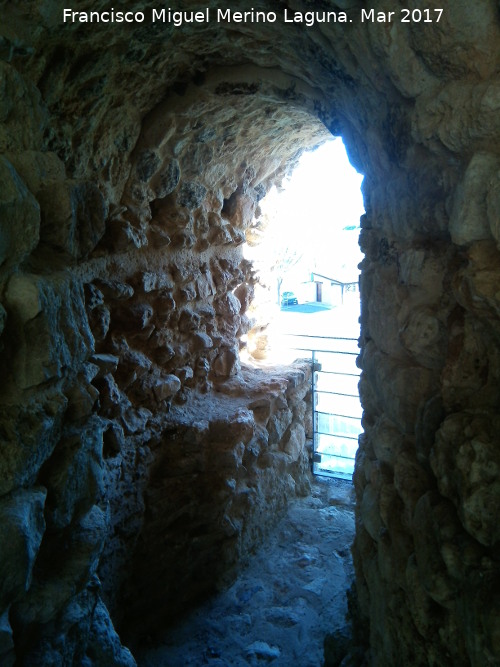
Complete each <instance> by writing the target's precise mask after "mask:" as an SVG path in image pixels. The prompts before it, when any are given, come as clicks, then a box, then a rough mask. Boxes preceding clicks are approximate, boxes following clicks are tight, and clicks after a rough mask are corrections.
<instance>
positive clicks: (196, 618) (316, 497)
mask: <svg viewBox="0 0 500 667" xmlns="http://www.w3.org/2000/svg"><path fill="white" fill-rule="evenodd" d="M353 538H354V515H353V489H352V485H351V484H350V482H343V481H341V480H332V479H328V478H319V477H317V478H315V481H314V482H313V487H312V494H311V496H309V497H308V498H305V499H301V500H298V501H296V502H294V503H293V504H291V505H290V507H289V511H288V513H287V515H286V516H285V517H284V518H283V519H282V520H281V521H280V522H279V524H278V525H277V526H276V528H275V530H274V531H273V532H272V534H271V536H270V538H269V540H268V542H267V543H266V544H264V545H263V546H262V547H261V548H260V550H259V551H258V552H257V553H256V554H255V556H253V557H252V560H251V562H250V563H249V565H248V567H247V568H245V570H244V571H243V572H242V573H241V575H240V576H239V578H238V580H237V581H236V582H235V583H234V584H233V586H232V587H231V588H230V589H229V590H227V591H225V592H224V593H222V594H220V595H218V596H217V597H215V598H213V599H211V600H209V601H208V602H207V603H205V605H204V606H202V607H201V608H199V609H197V610H196V611H195V612H193V613H192V614H191V616H189V617H188V618H187V619H185V620H184V621H183V622H182V623H181V624H179V625H178V626H177V627H175V628H172V629H170V630H169V631H168V632H167V633H166V634H165V636H164V637H163V640H162V642H161V643H160V644H159V645H156V646H150V647H144V648H143V649H142V650H141V651H136V653H135V657H136V659H137V662H138V664H139V666H140V667H160V666H161V667H200V666H201V665H209V667H230V666H231V667H239V666H241V667H245V666H246V665H264V664H270V665H272V666H273V667H292V666H293V667H320V666H321V665H323V660H324V657H323V641H324V638H325V636H326V634H327V633H331V632H334V631H337V630H341V629H342V628H343V626H344V625H345V614H346V611H347V602H346V597H345V593H346V590H347V589H348V588H349V586H350V584H351V581H352V577H353V570H352V561H351V554H350V545H351V543H352V540H353Z"/></svg>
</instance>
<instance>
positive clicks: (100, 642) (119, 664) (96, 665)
mask: <svg viewBox="0 0 500 667" xmlns="http://www.w3.org/2000/svg"><path fill="white" fill-rule="evenodd" d="M86 653H87V656H88V658H89V659H90V660H91V664H92V665H93V667H106V666H107V665H113V667H136V666H137V663H136V661H135V660H134V658H133V656H132V654H131V653H130V651H129V650H128V649H127V648H126V647H124V646H123V645H122V643H121V641H120V638H119V636H118V634H117V633H116V630H115V629H114V627H113V622H112V620H111V618H110V616H109V613H108V610H107V609H106V606H105V604H104V603H103V602H102V600H99V601H98V602H97V604H96V606H95V608H94V612H93V615H92V622H91V626H90V633H89V639H88V643H87V649H86Z"/></svg>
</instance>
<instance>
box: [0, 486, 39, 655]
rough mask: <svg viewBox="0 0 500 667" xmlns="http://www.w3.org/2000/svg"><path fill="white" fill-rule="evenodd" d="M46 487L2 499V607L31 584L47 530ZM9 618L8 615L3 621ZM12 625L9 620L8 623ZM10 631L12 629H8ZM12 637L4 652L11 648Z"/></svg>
mask: <svg viewBox="0 0 500 667" xmlns="http://www.w3.org/2000/svg"><path fill="white" fill-rule="evenodd" d="M45 497H46V490H45V489H43V488H38V489H33V490H31V491H26V490H20V491H17V492H14V493H12V494H11V495H10V496H6V497H4V498H2V500H1V501H0V518H1V520H0V533H1V540H0V545H1V546H0V572H1V582H2V583H1V588H0V607H1V608H2V609H5V607H6V606H7V605H9V604H11V603H12V602H13V601H15V600H16V599H18V598H19V597H20V596H21V595H22V594H23V593H25V592H26V591H27V590H28V589H29V587H30V586H31V579H32V573H33V567H34V564H35V560H36V557H37V555H38V550H39V548H40V543H41V541H42V536H43V534H44V532H45V521H44V517H43V507H44V504H45ZM6 623H7V621H6V620H5V619H4V621H3V625H4V626H5V624H6ZM7 625H8V624H7ZM7 635H8V631H7ZM8 643H9V642H8V637H7V640H6V644H5V645H4V646H5V647H4V648H0V654H1V653H4V652H5V651H6V650H7V649H8V648H9V646H8Z"/></svg>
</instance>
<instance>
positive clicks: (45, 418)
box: [0, 393, 67, 495]
mask: <svg viewBox="0 0 500 667" xmlns="http://www.w3.org/2000/svg"><path fill="white" fill-rule="evenodd" d="M66 405H67V399H66V398H65V397H64V396H62V395H61V394H59V393H54V394H49V395H48V396H46V397H45V398H44V400H36V399H32V400H31V401H27V402H26V403H25V404H24V405H18V406H15V407H9V406H5V405H4V406H1V407H0V423H1V424H2V433H1V434H0V495H4V494H6V493H9V491H12V490H13V489H15V488H16V487H19V486H29V485H32V484H34V483H35V480H36V478H37V476H38V473H39V470H40V468H41V466H42V464H43V463H44V462H45V461H46V460H47V459H48V458H49V456H50V455H51V454H52V451H53V450H54V447H55V446H56V443H57V442H58V440H59V438H60V434H61V424H62V419H63V415H64V412H65V409H66Z"/></svg>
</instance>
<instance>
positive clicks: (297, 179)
mask: <svg viewBox="0 0 500 667" xmlns="http://www.w3.org/2000/svg"><path fill="white" fill-rule="evenodd" d="M362 180H363V176H362V174H358V173H357V172H356V170H355V169H354V168H353V167H352V165H351V164H350V162H349V159H348V157H347V154H346V151H345V147H344V144H343V142H342V139H341V138H340V137H339V138H336V139H333V140H332V141H327V142H325V143H324V144H322V145H321V146H320V147H319V148H318V149H316V150H315V151H309V152H306V153H304V154H303V155H302V157H301V158H300V160H299V164H298V166H297V168H296V169H295V170H294V172H293V173H292V175H291V177H290V178H289V179H286V180H285V181H284V182H283V190H282V191H281V192H278V191H277V190H276V188H273V189H272V190H271V192H270V193H269V194H268V195H267V196H266V197H265V198H264V199H263V200H262V202H261V209H262V212H263V214H264V215H266V217H268V219H269V220H270V221H271V222H270V224H269V226H268V228H267V229H266V231H265V232H264V242H263V244H262V245H263V246H268V245H269V250H270V252H274V253H276V252H277V251H278V249H280V250H282V249H284V248H296V249H297V251H298V252H299V253H300V254H301V255H302V257H303V259H302V261H301V262H300V263H298V264H297V266H296V268H295V269H294V270H293V273H295V274H297V273H298V272H299V271H302V272H304V273H306V272H307V271H309V272H311V271H313V270H314V271H317V272H319V273H323V274H324V275H328V276H329V277H331V278H337V279H340V280H344V281H347V279H349V280H356V279H357V275H358V273H359V272H358V269H357V265H358V264H359V262H360V261H361V260H362V254H361V251H360V249H359V246H358V238H359V218H360V216H361V215H362V214H363V213H364V207H363V198H362V194H361V190H360V187H361V182H362ZM346 227H350V228H351V229H350V230H346V229H345V228H346ZM260 249H261V251H263V252H264V253H265V248H263V247H262V246H260ZM297 277H298V276H297ZM305 279H306V278H303V280H305Z"/></svg>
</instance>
